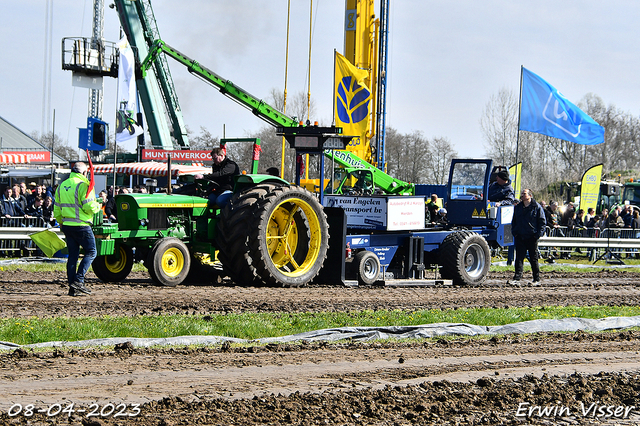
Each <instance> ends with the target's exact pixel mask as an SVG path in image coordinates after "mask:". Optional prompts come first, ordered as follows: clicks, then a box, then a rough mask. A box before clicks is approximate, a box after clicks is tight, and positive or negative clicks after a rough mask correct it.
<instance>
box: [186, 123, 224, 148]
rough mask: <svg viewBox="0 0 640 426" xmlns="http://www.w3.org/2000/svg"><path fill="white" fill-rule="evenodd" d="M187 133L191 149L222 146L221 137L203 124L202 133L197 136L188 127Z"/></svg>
mask: <svg viewBox="0 0 640 426" xmlns="http://www.w3.org/2000/svg"><path fill="white" fill-rule="evenodd" d="M187 134H188V136H189V148H190V149H194V150H204V149H212V148H214V147H216V146H220V139H219V138H218V137H217V136H213V135H212V134H211V132H209V130H207V129H206V128H205V127H203V126H200V134H198V135H197V136H194V135H193V134H192V133H191V131H190V129H188V128H187Z"/></svg>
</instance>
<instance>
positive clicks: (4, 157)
mask: <svg viewBox="0 0 640 426" xmlns="http://www.w3.org/2000/svg"><path fill="white" fill-rule="evenodd" d="M30 162H31V160H30V159H29V156H28V155H27V154H0V164H26V163H30Z"/></svg>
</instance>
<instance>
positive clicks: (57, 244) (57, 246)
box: [29, 229, 67, 257]
mask: <svg viewBox="0 0 640 426" xmlns="http://www.w3.org/2000/svg"><path fill="white" fill-rule="evenodd" d="M29 237H30V238H31V239H32V240H33V242H35V243H36V245H37V246H38V247H39V248H40V250H42V252H43V253H44V254H45V256H47V257H53V255H54V254H56V253H57V252H58V250H62V249H63V248H65V247H66V246H67V244H66V243H65V242H64V241H63V240H62V239H60V237H58V235H57V234H56V233H55V232H53V231H52V230H50V229H45V230H44V231H39V232H34V233H33V234H30V235H29Z"/></svg>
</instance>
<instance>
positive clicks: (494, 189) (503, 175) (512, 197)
mask: <svg viewBox="0 0 640 426" xmlns="http://www.w3.org/2000/svg"><path fill="white" fill-rule="evenodd" d="M489 201H494V202H496V205H499V206H510V205H512V204H514V203H515V201H516V193H515V191H514V190H513V187H512V186H511V182H509V172H508V171H506V170H501V171H500V172H498V174H497V175H496V181H495V182H493V183H492V184H491V185H490V186H489Z"/></svg>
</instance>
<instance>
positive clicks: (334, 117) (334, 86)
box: [331, 49, 336, 126]
mask: <svg viewBox="0 0 640 426" xmlns="http://www.w3.org/2000/svg"><path fill="white" fill-rule="evenodd" d="M331 117H332V120H331V126H335V125H336V49H333V112H332V114H331Z"/></svg>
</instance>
